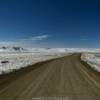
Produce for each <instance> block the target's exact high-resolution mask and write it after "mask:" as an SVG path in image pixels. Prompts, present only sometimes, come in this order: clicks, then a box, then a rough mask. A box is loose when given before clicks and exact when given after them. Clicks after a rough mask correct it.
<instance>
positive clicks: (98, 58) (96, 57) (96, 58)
mask: <svg viewBox="0 0 100 100" xmlns="http://www.w3.org/2000/svg"><path fill="white" fill-rule="evenodd" d="M81 59H82V60H83V61H85V62H87V63H88V64H89V65H90V66H91V67H92V68H93V69H95V70H96V71H98V72H100V53H83V54H82V56H81Z"/></svg>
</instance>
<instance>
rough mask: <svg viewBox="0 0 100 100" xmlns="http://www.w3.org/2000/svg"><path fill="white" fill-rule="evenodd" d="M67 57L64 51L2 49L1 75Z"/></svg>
mask: <svg viewBox="0 0 100 100" xmlns="http://www.w3.org/2000/svg"><path fill="white" fill-rule="evenodd" d="M64 55H66V52H65V50H64V49H45V48H32V49H21V50H20V49H18V50H17V51H16V50H14V49H11V48H9V49H6V50H5V49H4V50H3V49H1V51H0V74H4V73H8V72H11V71H13V70H18V69H20V68H23V67H27V66H28V65H32V64H34V63H37V62H41V61H45V60H49V59H53V58H58V57H61V56H64Z"/></svg>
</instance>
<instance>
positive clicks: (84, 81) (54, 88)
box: [0, 54, 100, 100]
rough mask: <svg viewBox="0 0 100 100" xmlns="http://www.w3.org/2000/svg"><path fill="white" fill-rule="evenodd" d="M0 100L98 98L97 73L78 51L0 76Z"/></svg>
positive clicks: (87, 99)
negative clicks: (81, 58) (82, 59)
mask: <svg viewBox="0 0 100 100" xmlns="http://www.w3.org/2000/svg"><path fill="white" fill-rule="evenodd" d="M0 100H100V73H97V72H95V71H94V70H92V69H91V68H90V67H89V66H88V65H87V64H86V63H84V62H82V61H80V54H73V55H69V56H66V57H63V58H59V59H55V60H51V61H46V62H43V63H38V64H35V65H32V66H30V67H27V68H25V69H21V70H19V71H15V72H13V73H10V74H6V75H2V76H0Z"/></svg>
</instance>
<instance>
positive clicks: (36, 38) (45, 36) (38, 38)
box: [20, 35, 49, 41]
mask: <svg viewBox="0 0 100 100" xmlns="http://www.w3.org/2000/svg"><path fill="white" fill-rule="evenodd" d="M48 37H49V35H39V36H33V37H31V38H27V39H20V41H41V40H45V39H47V38H48Z"/></svg>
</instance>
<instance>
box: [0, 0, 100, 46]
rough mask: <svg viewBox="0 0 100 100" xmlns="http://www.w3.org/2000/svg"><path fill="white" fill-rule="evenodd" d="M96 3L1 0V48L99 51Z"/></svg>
mask: <svg viewBox="0 0 100 100" xmlns="http://www.w3.org/2000/svg"><path fill="white" fill-rule="evenodd" d="M99 43H100V2H99V0H98V1H97V0H0V44H22V45H23V44H25V45H29V46H38V47H39V46H40V47H76V48H77V47H80V48H81V47H83V48H87V47H88V48H100V45H99Z"/></svg>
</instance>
